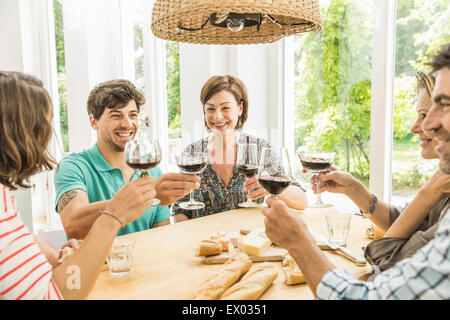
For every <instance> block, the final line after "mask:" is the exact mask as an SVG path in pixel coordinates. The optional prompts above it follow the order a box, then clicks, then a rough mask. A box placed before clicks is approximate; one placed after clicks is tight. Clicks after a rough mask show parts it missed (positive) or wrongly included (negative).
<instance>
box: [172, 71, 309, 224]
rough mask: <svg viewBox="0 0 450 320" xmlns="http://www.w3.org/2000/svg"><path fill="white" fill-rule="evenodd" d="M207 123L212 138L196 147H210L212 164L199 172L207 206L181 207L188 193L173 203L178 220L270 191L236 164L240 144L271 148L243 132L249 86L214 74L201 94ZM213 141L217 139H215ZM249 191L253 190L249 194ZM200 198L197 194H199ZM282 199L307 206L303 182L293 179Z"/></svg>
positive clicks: (201, 193)
mask: <svg viewBox="0 0 450 320" xmlns="http://www.w3.org/2000/svg"><path fill="white" fill-rule="evenodd" d="M200 101H201V103H202V106H203V114H204V121H205V126H206V127H207V129H208V131H209V132H210V133H211V134H210V136H209V138H208V139H209V140H210V141H207V139H206V138H205V139H201V140H200V141H197V142H195V143H194V144H193V146H194V148H195V147H196V146H197V145H198V146H203V147H202V149H204V150H208V155H209V158H210V163H209V164H208V166H207V168H206V169H205V170H204V171H203V172H202V173H201V174H199V177H200V178H201V183H200V189H199V192H198V193H197V194H198V198H196V200H200V201H202V202H203V203H204V204H205V207H204V208H203V209H198V210H185V209H182V208H180V207H179V206H178V204H179V203H180V202H183V201H186V200H188V196H186V197H184V198H183V199H180V200H178V201H176V202H175V203H174V204H173V207H172V212H173V214H174V217H175V221H183V220H186V219H193V218H196V217H200V216H205V215H210V214H214V213H218V212H223V211H227V210H233V209H238V208H239V203H241V202H244V201H245V200H246V198H247V197H248V198H250V199H252V200H256V201H257V202H258V203H261V202H262V201H263V199H264V197H265V196H266V195H268V193H267V192H266V191H265V190H264V189H263V188H262V187H261V185H260V184H259V183H258V179H257V178H256V176H253V177H252V178H249V179H248V180H246V177H245V175H244V173H242V172H240V171H239V170H238V167H237V165H236V157H237V145H238V143H251V144H256V145H257V149H258V154H259V155H260V154H261V151H262V149H263V148H270V147H271V145H270V143H269V142H268V141H266V140H264V139H261V138H258V137H255V136H252V135H249V134H247V133H245V132H242V131H241V130H242V128H243V127H244V124H245V122H246V121H247V117H248V112H249V103H248V96H247V89H246V87H245V85H244V83H243V82H242V81H241V80H240V79H238V78H237V77H234V76H230V75H225V76H214V77H211V78H210V79H209V80H208V81H207V82H206V83H205V84H204V86H203V88H202V90H201V94H200ZM211 140H213V141H211ZM246 192H249V193H248V195H247V194H246ZM196 197H197V195H196ZM279 197H280V199H282V200H283V201H285V202H286V204H287V205H288V206H289V207H291V208H293V209H298V210H301V209H304V208H305V207H306V195H305V193H304V190H303V189H302V188H301V186H300V184H299V183H298V182H297V181H295V180H293V181H292V182H291V185H290V186H289V187H288V188H287V189H285V190H284V191H283V192H282V193H281V194H280V195H279Z"/></svg>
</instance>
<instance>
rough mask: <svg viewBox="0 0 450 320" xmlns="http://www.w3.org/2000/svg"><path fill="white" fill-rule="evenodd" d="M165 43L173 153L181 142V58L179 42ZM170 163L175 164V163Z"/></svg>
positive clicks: (168, 111) (170, 148) (170, 149)
mask: <svg viewBox="0 0 450 320" xmlns="http://www.w3.org/2000/svg"><path fill="white" fill-rule="evenodd" d="M165 44H166V92H167V115H168V128H169V154H172V153H173V152H172V150H174V149H175V148H176V146H177V145H178V144H179V143H181V108H180V59H179V45H178V42H173V41H166V43H165ZM171 160H172V159H171ZM169 165H172V166H175V163H170V164H169Z"/></svg>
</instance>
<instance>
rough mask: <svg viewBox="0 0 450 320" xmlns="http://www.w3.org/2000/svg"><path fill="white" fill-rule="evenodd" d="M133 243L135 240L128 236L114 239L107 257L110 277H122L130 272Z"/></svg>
mask: <svg viewBox="0 0 450 320" xmlns="http://www.w3.org/2000/svg"><path fill="white" fill-rule="evenodd" d="M135 243H136V240H134V239H130V238H116V239H114V243H113V245H112V248H111V251H110V253H109V256H108V259H107V262H108V267H109V274H110V275H111V277H113V278H123V277H126V276H128V275H129V274H130V272H131V265H132V264H133V250H134V245H135Z"/></svg>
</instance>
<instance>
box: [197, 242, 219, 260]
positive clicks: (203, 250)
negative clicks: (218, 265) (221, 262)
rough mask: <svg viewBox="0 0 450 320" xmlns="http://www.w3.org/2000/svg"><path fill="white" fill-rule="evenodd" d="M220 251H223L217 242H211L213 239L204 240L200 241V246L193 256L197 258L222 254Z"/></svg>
mask: <svg viewBox="0 0 450 320" xmlns="http://www.w3.org/2000/svg"><path fill="white" fill-rule="evenodd" d="M222 251H223V247H222V244H221V243H220V242H219V241H217V240H213V239H206V240H202V241H200V245H199V246H198V248H197V251H196V253H195V255H196V256H197V257H200V256H210V255H213V254H219V253H222Z"/></svg>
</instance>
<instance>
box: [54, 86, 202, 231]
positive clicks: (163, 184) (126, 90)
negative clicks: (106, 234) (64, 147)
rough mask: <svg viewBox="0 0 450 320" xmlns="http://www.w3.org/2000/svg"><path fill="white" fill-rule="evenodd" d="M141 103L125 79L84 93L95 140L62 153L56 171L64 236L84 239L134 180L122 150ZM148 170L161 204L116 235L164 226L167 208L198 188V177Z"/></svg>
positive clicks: (134, 129) (136, 174)
mask: <svg viewBox="0 0 450 320" xmlns="http://www.w3.org/2000/svg"><path fill="white" fill-rule="evenodd" d="M144 103H145V97H144V96H143V95H142V94H141V93H140V92H139V91H137V90H136V88H135V86H134V85H133V84H132V83H131V82H129V81H127V80H112V81H107V82H103V83H101V84H99V85H98V86H97V87H95V88H94V89H93V90H92V91H91V93H90V94H89V98H88V101H87V110H88V114H89V121H90V124H91V127H92V128H93V129H94V130H96V131H97V143H96V144H94V146H92V147H91V148H90V149H88V150H84V151H82V152H79V153H73V154H70V155H69V156H67V157H65V158H64V159H63V160H62V161H61V163H60V164H59V167H58V170H57V172H56V174H55V188H56V210H57V211H58V212H59V214H60V216H61V221H62V224H63V226H64V230H65V232H66V234H67V236H68V237H69V238H76V239H83V238H84V237H85V235H86V234H87V233H88V232H89V230H90V228H91V226H92V225H93V223H94V221H95V220H96V219H97V217H98V212H99V211H102V210H104V209H105V208H106V205H107V204H108V203H109V201H110V200H111V199H112V198H114V196H115V194H116V192H117V191H118V190H119V189H120V188H121V187H123V186H124V185H125V184H126V183H128V182H129V181H132V180H135V179H139V172H136V171H135V170H133V169H132V168H130V167H129V166H128V165H127V164H126V162H125V159H124V149H125V144H126V143H127V142H128V141H130V140H132V139H133V138H134V136H135V134H136V132H137V128H138V114H139V110H140V106H142V105H143V104H144ZM149 173H150V175H151V176H152V177H153V178H155V179H156V181H155V190H156V198H157V199H159V200H161V203H160V205H154V206H151V207H150V208H148V209H147V210H146V211H145V212H143V213H142V215H141V216H140V217H139V218H138V219H136V220H135V221H134V222H132V223H129V224H128V225H126V226H125V227H124V228H122V229H121V230H120V231H119V233H118V235H123V234H128V233H132V232H137V231H142V230H147V229H149V228H152V227H157V226H161V225H166V224H169V223H170V222H169V217H170V212H169V208H168V207H167V206H168V205H170V204H171V203H173V202H174V201H176V200H178V199H180V198H182V197H184V196H185V195H186V194H188V193H189V192H190V189H197V188H198V187H199V182H200V179H199V178H198V177H197V176H191V175H184V174H179V173H167V174H162V172H161V170H160V169H159V168H157V167H156V168H153V169H152V170H151V171H150V172H149ZM139 196H140V195H136V197H139ZM130 201H133V199H130Z"/></svg>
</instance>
